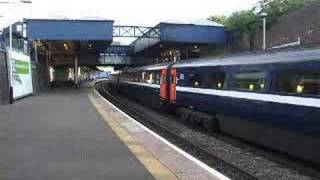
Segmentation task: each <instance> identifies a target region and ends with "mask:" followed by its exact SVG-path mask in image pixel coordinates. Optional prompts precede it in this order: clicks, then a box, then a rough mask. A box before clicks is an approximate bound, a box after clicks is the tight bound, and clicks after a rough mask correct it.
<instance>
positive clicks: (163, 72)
mask: <svg viewBox="0 0 320 180" xmlns="http://www.w3.org/2000/svg"><path fill="white" fill-rule="evenodd" d="M160 99H161V100H167V99H168V94H167V69H162V70H161V79H160Z"/></svg>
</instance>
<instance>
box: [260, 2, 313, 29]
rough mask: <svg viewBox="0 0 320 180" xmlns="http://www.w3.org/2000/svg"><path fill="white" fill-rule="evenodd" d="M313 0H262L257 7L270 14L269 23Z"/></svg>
mask: <svg viewBox="0 0 320 180" xmlns="http://www.w3.org/2000/svg"><path fill="white" fill-rule="evenodd" d="M312 1H313V0H260V1H259V2H258V6H257V7H255V9H259V12H258V13H260V12H265V13H267V14H268V23H273V22H275V21H276V20H277V19H278V18H279V17H281V16H283V15H285V14H288V13H290V12H292V11H295V10H297V9H300V8H302V7H304V6H305V5H306V4H308V3H310V2H312Z"/></svg>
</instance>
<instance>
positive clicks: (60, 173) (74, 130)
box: [0, 89, 154, 180]
mask: <svg viewBox="0 0 320 180" xmlns="http://www.w3.org/2000/svg"><path fill="white" fill-rule="evenodd" d="M101 118H102V117H101V116H99V115H98V114H97V111H96V109H95V108H94V107H93V105H92V104H91V102H90V101H89V98H88V90H83V89H82V90H72V89H69V90H68V89H64V90H61V89H60V90H55V91H53V92H50V93H45V94H42V95H38V96H34V97H29V98H26V99H23V100H20V101H18V102H16V103H15V104H13V105H9V106H0V144H1V147H0V179H1V180H50V179H52V180H82V179H85V180H99V179H101V180H102V179H103V180H106V179H117V180H120V179H130V180H134V179H137V180H143V179H154V177H153V176H152V175H151V174H150V173H149V171H148V170H147V169H146V168H145V167H144V166H143V165H142V164H141V163H140V161H139V160H138V159H137V158H136V157H135V156H134V155H133V153H132V152H131V151H130V150H129V149H128V148H127V146H125V145H124V144H123V142H122V141H121V140H120V139H119V138H118V137H117V136H116V135H115V133H114V132H113V131H112V130H111V129H110V128H109V127H108V125H107V124H106V123H105V122H104V121H103V120H102V119H101Z"/></svg>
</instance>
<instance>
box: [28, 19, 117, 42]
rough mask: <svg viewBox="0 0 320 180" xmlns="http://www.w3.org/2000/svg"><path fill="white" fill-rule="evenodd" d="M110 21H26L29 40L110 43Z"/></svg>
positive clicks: (111, 29)
mask: <svg viewBox="0 0 320 180" xmlns="http://www.w3.org/2000/svg"><path fill="white" fill-rule="evenodd" d="M113 22H114V21H110V20H65V19H62V20H59V19H26V20H25V23H26V26H27V29H26V34H27V38H28V39H29V40H55V41H57V40H64V41H92V40H99V41H112V35H113Z"/></svg>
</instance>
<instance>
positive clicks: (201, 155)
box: [95, 82, 258, 180]
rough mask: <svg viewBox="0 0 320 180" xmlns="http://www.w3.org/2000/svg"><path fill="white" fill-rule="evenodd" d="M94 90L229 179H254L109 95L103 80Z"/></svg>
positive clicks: (118, 98) (120, 99)
mask: <svg viewBox="0 0 320 180" xmlns="http://www.w3.org/2000/svg"><path fill="white" fill-rule="evenodd" d="M95 88H96V90H97V91H98V92H99V93H100V94H101V95H102V96H103V97H105V98H106V99H107V100H109V101H110V102H112V103H113V104H114V105H115V106H117V107H118V108H120V109H121V110H122V111H124V112H125V113H127V114H128V115H130V116H131V117H133V118H134V119H135V120H137V121H139V122H140V123H142V124H143V125H145V126H146V127H148V128H150V129H151V130H153V131H154V132H156V133H158V134H159V135H161V136H163V137H165V138H166V139H167V140H169V141H170V142H172V143H173V144H175V145H177V146H178V147H180V148H181V149H183V150H185V151H186V152H188V153H189V154H191V155H193V156H195V157H197V158H198V159H199V160H201V161H202V162H204V163H205V164H207V165H208V166H210V167H212V168H214V169H216V170H217V171H219V172H221V173H223V174H225V175H226V176H228V177H229V178H231V179H239V180H242V179H243V180H255V179H258V178H257V177H255V176H253V175H251V174H250V173H248V172H246V171H244V170H242V169H239V168H238V167H236V166H234V165H233V164H230V163H228V162H226V161H224V160H223V159H221V158H219V157H217V156H216V155H214V154H212V153H210V152H209V151H207V150H206V149H203V148H202V147H200V146H199V145H197V144H195V143H193V142H190V141H188V140H187V139H185V138H183V137H181V136H180V135H179V134H177V133H175V132H174V131H172V130H170V129H169V128H168V127H166V126H164V125H163V124H161V123H158V121H154V120H153V119H154V117H149V116H148V115H147V114H146V113H144V112H141V111H140V110H139V109H137V108H134V107H132V106H130V105H128V104H127V103H126V101H124V100H123V99H122V98H121V97H119V96H115V95H111V94H110V92H109V90H108V89H107V88H106V87H105V86H104V83H103V82H100V83H97V84H96V86H95Z"/></svg>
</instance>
